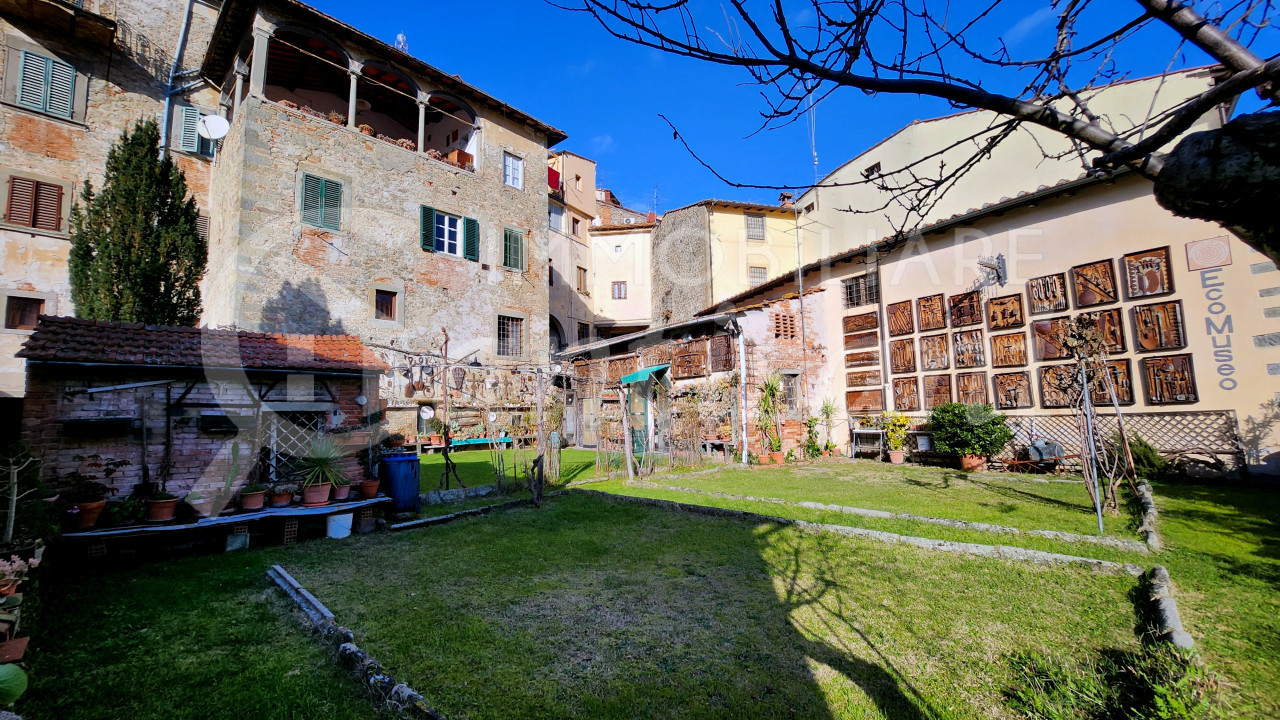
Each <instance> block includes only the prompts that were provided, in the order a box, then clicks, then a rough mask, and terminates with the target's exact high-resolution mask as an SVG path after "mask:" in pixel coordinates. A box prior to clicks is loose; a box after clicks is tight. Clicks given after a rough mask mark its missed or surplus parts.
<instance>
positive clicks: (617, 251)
mask: <svg viewBox="0 0 1280 720" xmlns="http://www.w3.org/2000/svg"><path fill="white" fill-rule="evenodd" d="M613 251H614V252H616V253H620V252H622V246H621V245H614V246H613Z"/></svg>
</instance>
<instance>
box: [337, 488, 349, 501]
mask: <svg viewBox="0 0 1280 720" xmlns="http://www.w3.org/2000/svg"><path fill="white" fill-rule="evenodd" d="M350 496H351V486H350V485H334V486H333V499H334V500H346V499H347V498H348V497H350Z"/></svg>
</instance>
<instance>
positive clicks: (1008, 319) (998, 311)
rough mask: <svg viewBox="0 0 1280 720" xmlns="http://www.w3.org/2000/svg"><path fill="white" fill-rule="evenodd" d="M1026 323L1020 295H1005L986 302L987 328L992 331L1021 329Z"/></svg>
mask: <svg viewBox="0 0 1280 720" xmlns="http://www.w3.org/2000/svg"><path fill="white" fill-rule="evenodd" d="M1026 321H1027V318H1026V314H1025V313H1023V312H1022V296H1021V295H1005V296H1004V297H998V298H993V299H991V300H988V301H987V327H989V328H991V329H992V330H1007V329H1009V328H1015V327H1022V325H1023V323H1025V322H1026Z"/></svg>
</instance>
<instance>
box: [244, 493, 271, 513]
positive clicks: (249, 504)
mask: <svg viewBox="0 0 1280 720" xmlns="http://www.w3.org/2000/svg"><path fill="white" fill-rule="evenodd" d="M266 496H267V491H266V490H259V491H257V492H250V493H244V492H242V493H240V509H241V510H261V509H262V501H263V500H264V499H265V498H266Z"/></svg>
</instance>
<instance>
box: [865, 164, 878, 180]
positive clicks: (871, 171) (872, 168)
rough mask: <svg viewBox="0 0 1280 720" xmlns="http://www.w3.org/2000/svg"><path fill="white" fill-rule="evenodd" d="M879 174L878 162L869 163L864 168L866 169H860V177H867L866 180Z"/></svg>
mask: <svg viewBox="0 0 1280 720" xmlns="http://www.w3.org/2000/svg"><path fill="white" fill-rule="evenodd" d="M879 174H880V163H875V164H873V165H869V166H867V169H866V170H863V171H862V177H864V178H866V179H868V180H870V179H871V178H873V177H875V176H876V175H879Z"/></svg>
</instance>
